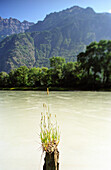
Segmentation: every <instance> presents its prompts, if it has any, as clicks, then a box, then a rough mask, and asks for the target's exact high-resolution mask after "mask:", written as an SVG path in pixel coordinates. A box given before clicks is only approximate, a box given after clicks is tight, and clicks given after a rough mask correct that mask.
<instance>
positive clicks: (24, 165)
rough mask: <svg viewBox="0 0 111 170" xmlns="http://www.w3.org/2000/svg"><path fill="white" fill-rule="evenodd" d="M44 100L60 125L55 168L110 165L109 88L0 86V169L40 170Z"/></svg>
mask: <svg viewBox="0 0 111 170" xmlns="http://www.w3.org/2000/svg"><path fill="white" fill-rule="evenodd" d="M43 103H47V105H49V107H50V111H51V113H52V114H56V115H57V120H58V123H59V126H60V131H61V140H60V144H59V151H60V160H59V162H60V170H111V92H79V91H75V92H50V94H49V95H48V96H47V94H46V92H42V91H0V170H42V164H43V157H44V155H43V154H42V148H41V143H40V137H39V133H40V114H41V112H42V111H43V107H42V106H43Z"/></svg>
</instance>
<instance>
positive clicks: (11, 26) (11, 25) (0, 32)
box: [0, 17, 34, 41]
mask: <svg viewBox="0 0 111 170" xmlns="http://www.w3.org/2000/svg"><path fill="white" fill-rule="evenodd" d="M33 24H34V23H33V22H28V21H25V20H24V21H23V22H20V21H19V20H17V19H14V18H9V19H7V18H6V19H3V18H2V17H0V41H1V40H3V39H4V38H5V37H7V36H9V35H11V34H18V33H20V32H21V33H23V32H25V30H26V29H28V28H29V27H30V26H32V25H33Z"/></svg>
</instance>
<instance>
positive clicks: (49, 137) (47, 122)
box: [40, 104, 60, 153]
mask: <svg viewBox="0 0 111 170" xmlns="http://www.w3.org/2000/svg"><path fill="white" fill-rule="evenodd" d="M43 108H44V110H45V111H44V113H43V112H42V113H41V124H40V128H41V132H40V138H41V143H42V149H43V151H45V152H47V153H52V152H54V151H55V150H57V146H58V144H59V142H60V133H59V126H58V125H57V119H56V115H55V120H54V122H53V121H52V115H51V113H50V112H49V107H47V105H46V104H43Z"/></svg>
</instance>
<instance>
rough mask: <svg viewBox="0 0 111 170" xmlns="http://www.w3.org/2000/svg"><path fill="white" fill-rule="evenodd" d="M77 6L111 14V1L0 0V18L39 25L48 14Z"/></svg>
mask: <svg viewBox="0 0 111 170" xmlns="http://www.w3.org/2000/svg"><path fill="white" fill-rule="evenodd" d="M75 5H76V6H80V7H83V8H86V7H92V8H93V9H94V11H95V12H110V13H111V0H0V16H1V17H2V18H10V17H12V18H16V19H18V20H20V21H21V22H22V21H24V20H27V21H30V22H35V23H37V22H38V21H40V20H43V19H44V18H45V16H46V15H47V14H50V13H52V12H59V11H62V10H64V9H67V8H70V7H72V6H75Z"/></svg>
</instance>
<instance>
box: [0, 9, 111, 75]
mask: <svg viewBox="0 0 111 170" xmlns="http://www.w3.org/2000/svg"><path fill="white" fill-rule="evenodd" d="M101 39H111V14H108V13H95V12H94V10H93V9H92V8H89V7H88V8H86V9H83V8H80V7H77V6H75V7H72V8H70V9H66V10H64V11H61V12H57V13H52V14H49V15H47V16H46V18H45V19H44V20H43V21H41V22H40V21H39V22H38V23H37V24H35V25H33V26H31V27H30V28H29V29H28V30H27V31H26V33H23V34H18V35H13V36H11V37H7V38H6V39H5V40H3V41H2V42H1V43H0V71H7V72H9V71H10V69H14V68H16V67H18V66H20V65H26V66H28V67H32V66H36V67H38V66H39V67H42V66H49V58H50V57H52V56H62V57H65V58H66V60H67V61H74V60H76V56H77V54H78V53H79V52H81V51H84V50H85V47H86V45H87V44H89V43H90V42H92V41H99V40H101Z"/></svg>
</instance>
